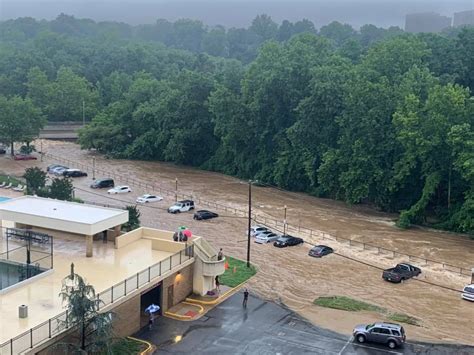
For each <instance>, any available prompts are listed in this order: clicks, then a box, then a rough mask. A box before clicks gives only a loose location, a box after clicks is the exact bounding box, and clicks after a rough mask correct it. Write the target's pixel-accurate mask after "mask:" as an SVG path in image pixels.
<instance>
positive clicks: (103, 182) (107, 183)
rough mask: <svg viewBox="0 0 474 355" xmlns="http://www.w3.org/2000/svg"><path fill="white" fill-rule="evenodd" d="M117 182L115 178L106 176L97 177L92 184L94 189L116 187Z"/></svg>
mask: <svg viewBox="0 0 474 355" xmlns="http://www.w3.org/2000/svg"><path fill="white" fill-rule="evenodd" d="M114 186H115V183H114V180H113V179H110V178H105V179H97V180H96V181H94V182H93V183H92V184H91V188H92V189H103V188H106V187H114Z"/></svg>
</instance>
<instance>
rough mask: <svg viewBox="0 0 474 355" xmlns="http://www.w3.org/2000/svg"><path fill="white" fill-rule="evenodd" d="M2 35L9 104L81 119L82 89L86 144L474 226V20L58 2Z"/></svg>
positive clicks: (1, 69)
mask: <svg viewBox="0 0 474 355" xmlns="http://www.w3.org/2000/svg"><path fill="white" fill-rule="evenodd" d="M0 38H1V39H2V41H1V44H0V102H2V103H5V104H4V105H2V106H5V107H6V108H8V107H14V106H15V105H16V106H18V105H21V106H22V107H24V109H23V110H24V111H25V112H30V115H31V116H32V117H36V118H37V119H36V121H38V122H40V117H42V116H41V115H44V116H46V117H47V119H48V120H49V121H74V120H75V121H81V120H82V114H83V112H82V103H83V101H84V102H85V106H84V107H85V111H84V114H85V116H86V119H87V121H91V122H90V124H88V126H87V127H86V128H84V129H83V130H82V131H81V133H80V141H79V142H80V144H81V146H82V147H83V148H86V149H88V148H95V149H98V150H99V151H101V152H104V153H106V154H108V155H110V156H113V157H117V158H133V159H144V160H163V161H171V162H176V163H179V164H187V165H192V166H198V167H201V168H204V169H211V170H215V171H220V172H223V173H226V174H230V175H235V176H239V177H242V178H251V179H258V180H261V181H264V182H267V183H270V184H275V185H278V186H280V187H283V188H286V189H290V190H295V191H304V192H308V193H311V194H314V195H317V196H322V197H329V198H336V199H341V200H344V201H347V202H348V203H352V204H356V203H369V204H372V205H374V206H376V207H378V208H380V209H382V210H384V211H391V212H401V216H400V220H399V225H400V226H402V227H406V226H408V225H410V224H412V223H426V222H429V223H432V224H434V225H436V226H438V227H440V228H446V229H450V230H455V231H460V232H468V233H474V130H473V126H474V99H473V96H472V91H473V90H474V67H473V66H474V61H473V60H472V58H474V28H472V27H471V28H469V27H467V28H457V29H451V30H449V31H446V32H444V33H441V34H418V35H411V34H406V33H404V32H403V31H401V30H400V29H399V28H389V29H383V28H377V27H375V26H373V25H365V26H363V27H362V28H361V29H360V30H359V31H356V30H354V29H353V28H352V27H350V26H349V25H344V24H340V23H337V22H333V23H331V24H329V25H327V26H324V27H322V28H321V29H319V30H316V29H315V28H314V25H313V24H312V23H311V22H310V21H308V20H302V21H298V22H296V23H290V22H288V21H284V22H283V23H282V24H280V25H278V24H276V23H275V22H273V21H272V19H271V18H270V17H268V16H266V15H261V16H258V17H257V18H255V20H254V21H253V23H252V25H251V26H250V27H249V28H247V29H243V28H231V29H226V28H224V27H222V26H218V27H214V28H208V27H206V26H204V25H203V24H202V23H201V22H199V21H194V20H186V19H183V20H178V21H176V22H174V23H171V22H168V21H166V20H158V21H157V22H156V23H155V24H152V25H141V26H130V25H127V24H123V23H115V22H101V23H95V22H93V21H91V20H87V19H82V20H78V19H75V18H74V17H71V16H67V15H60V16H58V18H57V19H55V20H53V21H50V22H48V21H35V20H33V19H30V18H21V19H17V20H9V21H5V22H2V23H0ZM7 103H8V105H7ZM2 110H3V111H4V110H5V109H4V108H1V109H0V120H2V119H3V117H6V116H4V114H3V112H1V111H2ZM41 113H42V114H41ZM12 117H13V116H12ZM1 125H2V123H1V122H0V126H1ZM10 131H11V132H13V131H15V128H13V129H12V130H10ZM10 135H11V134H10ZM6 138H7V141H8V142H10V141H11V140H12V139H17V138H16V137H13V136H11V137H6Z"/></svg>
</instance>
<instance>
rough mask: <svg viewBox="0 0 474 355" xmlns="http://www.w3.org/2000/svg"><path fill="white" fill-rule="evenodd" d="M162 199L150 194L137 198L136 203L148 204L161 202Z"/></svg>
mask: <svg viewBox="0 0 474 355" xmlns="http://www.w3.org/2000/svg"><path fill="white" fill-rule="evenodd" d="M162 200H163V197H161V196H157V195H151V194H145V195H142V196H140V197H138V198H137V203H150V202H159V201H162Z"/></svg>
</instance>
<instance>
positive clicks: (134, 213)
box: [122, 205, 140, 232]
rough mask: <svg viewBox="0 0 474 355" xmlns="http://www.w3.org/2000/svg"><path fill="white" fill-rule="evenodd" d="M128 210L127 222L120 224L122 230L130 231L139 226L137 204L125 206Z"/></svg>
mask: <svg viewBox="0 0 474 355" xmlns="http://www.w3.org/2000/svg"><path fill="white" fill-rule="evenodd" d="M125 209H126V210H127V211H128V222H127V223H125V224H123V225H122V230H124V231H126V232H130V231H132V230H134V229H137V228H140V210H139V209H138V207H137V206H134V205H130V206H127V207H126V208H125Z"/></svg>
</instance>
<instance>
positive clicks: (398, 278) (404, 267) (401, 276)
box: [382, 263, 421, 283]
mask: <svg viewBox="0 0 474 355" xmlns="http://www.w3.org/2000/svg"><path fill="white" fill-rule="evenodd" d="M420 274H421V269H420V268H418V267H416V266H413V265H411V264H407V263H402V264H397V266H395V267H392V268H390V269H386V270H384V271H383V273H382V278H383V279H384V280H385V281H390V282H397V283H398V282H403V281H405V280H408V279H410V278H412V277H415V276H418V275H420Z"/></svg>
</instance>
